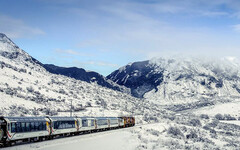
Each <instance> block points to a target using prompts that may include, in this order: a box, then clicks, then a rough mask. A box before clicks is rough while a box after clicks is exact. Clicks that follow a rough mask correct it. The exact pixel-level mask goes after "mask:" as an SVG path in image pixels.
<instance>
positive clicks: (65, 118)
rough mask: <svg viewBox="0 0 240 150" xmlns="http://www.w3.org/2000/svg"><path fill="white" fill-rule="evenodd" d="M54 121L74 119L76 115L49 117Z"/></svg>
mask: <svg viewBox="0 0 240 150" xmlns="http://www.w3.org/2000/svg"><path fill="white" fill-rule="evenodd" d="M48 118H50V119H51V120H53V121H73V120H76V117H48Z"/></svg>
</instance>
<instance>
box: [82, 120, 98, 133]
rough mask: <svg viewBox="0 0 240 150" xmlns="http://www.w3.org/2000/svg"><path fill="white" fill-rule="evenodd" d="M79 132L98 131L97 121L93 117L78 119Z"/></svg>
mask: <svg viewBox="0 0 240 150" xmlns="http://www.w3.org/2000/svg"><path fill="white" fill-rule="evenodd" d="M77 120H78V124H79V131H91V130H95V129H97V124H96V119H95V118H93V117H77Z"/></svg>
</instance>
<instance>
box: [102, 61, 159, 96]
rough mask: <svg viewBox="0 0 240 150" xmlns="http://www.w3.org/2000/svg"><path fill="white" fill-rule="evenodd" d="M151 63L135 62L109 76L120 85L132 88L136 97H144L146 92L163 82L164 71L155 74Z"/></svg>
mask: <svg viewBox="0 0 240 150" xmlns="http://www.w3.org/2000/svg"><path fill="white" fill-rule="evenodd" d="M149 64H150V61H142V62H135V63H132V64H128V65H126V66H124V67H122V68H120V69H119V70H116V71H114V72H113V73H111V74H110V75H108V76H107V78H108V79H111V80H113V81H114V82H116V83H117V84H119V85H124V86H126V87H128V88H131V93H132V94H133V95H134V96H136V97H143V95H144V94H145V93H146V92H149V91H151V90H152V89H155V90H157V86H158V85H159V84H160V83H161V82H162V81H163V71H159V72H153V69H154V68H153V67H152V66H151V65H149Z"/></svg>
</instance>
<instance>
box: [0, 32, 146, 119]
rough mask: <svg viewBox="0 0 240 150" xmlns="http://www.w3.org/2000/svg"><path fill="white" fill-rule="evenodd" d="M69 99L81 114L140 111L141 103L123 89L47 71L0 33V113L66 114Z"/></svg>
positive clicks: (96, 114) (101, 114) (113, 113)
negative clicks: (110, 87)
mask: <svg viewBox="0 0 240 150" xmlns="http://www.w3.org/2000/svg"><path fill="white" fill-rule="evenodd" d="M71 102H72V106H73V111H74V113H73V114H75V115H81V116H84V115H92V116H106V115H108V116H117V115H120V114H122V113H126V114H131V113H133V112H134V113H139V114H141V112H140V111H141V108H138V107H137V106H138V105H140V104H142V102H141V101H140V100H139V99H137V98H134V97H132V96H131V95H129V94H127V93H122V92H119V91H114V90H112V89H109V88H105V87H102V86H100V85H98V84H96V83H87V82H84V81H80V80H76V79H73V78H69V77H66V76H63V75H56V74H52V73H49V72H48V71H46V69H45V68H44V67H42V64H41V63H40V62H38V61H37V60H36V59H34V58H32V57H31V56H30V55H29V54H27V53H26V52H25V51H23V50H22V49H20V48H19V47H18V46H17V45H16V44H14V43H13V42H12V41H11V40H10V39H9V38H8V37H7V36H6V35H4V34H0V103H1V104H2V105H0V115H10V116H19V115H45V114H49V115H57V114H58V115H69V110H70V106H71ZM145 106H146V105H145ZM146 107H147V106H146ZM66 113H67V114H66Z"/></svg>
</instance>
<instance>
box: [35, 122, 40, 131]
mask: <svg viewBox="0 0 240 150" xmlns="http://www.w3.org/2000/svg"><path fill="white" fill-rule="evenodd" d="M34 130H35V131H38V130H39V122H34Z"/></svg>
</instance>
